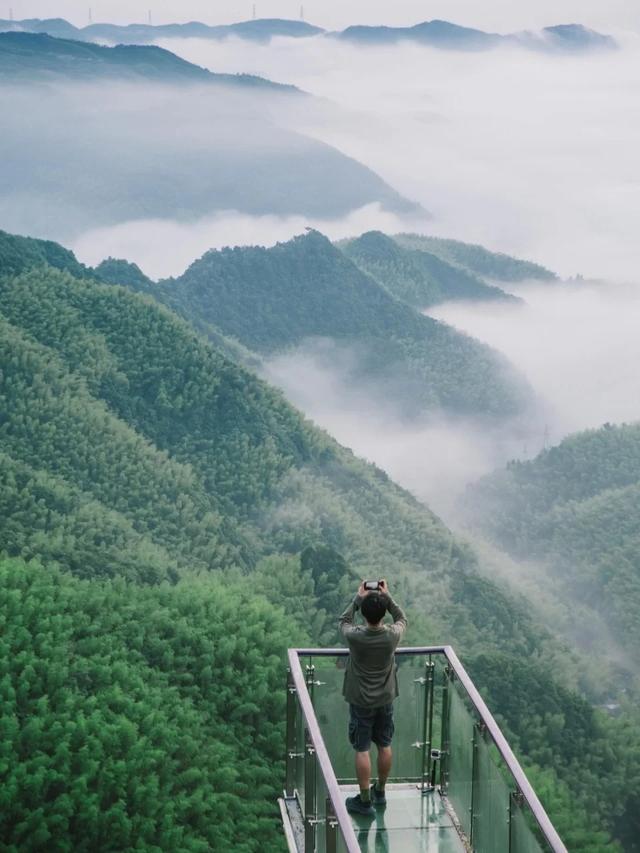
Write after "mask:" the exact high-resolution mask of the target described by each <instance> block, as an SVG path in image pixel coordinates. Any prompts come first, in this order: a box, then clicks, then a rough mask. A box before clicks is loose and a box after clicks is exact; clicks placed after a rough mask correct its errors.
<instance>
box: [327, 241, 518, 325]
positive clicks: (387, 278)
mask: <svg viewBox="0 0 640 853" xmlns="http://www.w3.org/2000/svg"><path fill="white" fill-rule="evenodd" d="M339 246H340V248H341V249H342V251H343V252H344V253H345V255H347V257H348V258H350V259H351V260H352V261H353V262H354V263H355V264H356V265H357V266H358V267H359V268H360V269H361V270H362V271H363V272H366V273H368V274H369V275H370V276H372V277H373V278H375V279H376V281H378V282H380V284H382V285H384V287H385V288H386V289H387V290H388V291H389V292H390V293H391V294H393V295H394V296H397V297H398V299H402V301H403V302H407V303H408V304H409V305H412V306H413V307H414V308H418V309H419V310H420V309H423V308H428V307H429V306H430V305H437V304H438V303H439V302H447V301H448V300H451V299H470V300H483V301H484V300H492V299H497V300H502V301H508V302H517V301H518V300H517V298H516V297H514V296H511V295H510V294H508V293H505V292H504V291H503V290H500V288H498V287H492V286H491V285H488V284H486V283H485V282H484V281H482V279H480V278H479V277H478V276H477V275H473V274H472V273H469V272H467V271H466V270H465V269H463V268H461V267H459V266H455V265H453V264H451V263H448V262H447V261H443V260H442V259H441V258H440V257H438V255H437V254H433V253H432V252H426V251H424V250H423V249H407V248H405V247H404V246H402V245H400V244H399V243H398V242H397V241H396V240H394V239H393V238H392V237H387V235H386V234H382V233H381V232H380V231H368V232H367V233H366V234H362V235H361V236H360V237H358V238H356V239H354V240H346V241H344V242H342V243H340V244H339Z"/></svg>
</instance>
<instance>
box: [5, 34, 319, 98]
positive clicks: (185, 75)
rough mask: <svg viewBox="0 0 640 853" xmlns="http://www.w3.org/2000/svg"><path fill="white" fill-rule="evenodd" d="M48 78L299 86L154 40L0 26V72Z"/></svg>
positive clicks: (290, 90) (291, 89)
mask: <svg viewBox="0 0 640 853" xmlns="http://www.w3.org/2000/svg"><path fill="white" fill-rule="evenodd" d="M1 75H5V76H7V77H11V79H18V80H20V79H24V78H37V77H42V78H44V79H49V78H51V77H55V76H57V75H59V76H64V77H67V76H73V77H74V79H80V80H86V79H93V78H96V77H98V78H100V77H109V78H114V79H123V80H135V79H143V80H145V81H151V82H162V83H166V82H172V83H203V84H218V85H226V86H242V87H251V88H262V89H268V90H271V91H273V92H280V93H283V94H287V95H294V94H295V95H302V94H303V93H302V92H301V90H300V89H298V88H296V87H295V86H290V85H286V84H282V83H274V82H272V81H271V80H267V79H266V78H264V77H257V76H255V75H251V74H219V73H216V72H212V71H208V70H207V69H206V68H201V67H200V66H199V65H194V64H193V63H191V62H187V61H186V60H184V59H181V58H180V57H179V56H176V55H175V54H174V53H171V51H168V50H165V49H164V48H161V47H157V46H156V45H116V46H115V47H105V46H103V45H99V44H95V43H94V42H85V41H77V40H71V39H67V38H60V37H56V36H51V35H49V34H48V33H25V32H0V76H1Z"/></svg>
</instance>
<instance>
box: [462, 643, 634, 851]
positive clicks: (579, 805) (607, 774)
mask: <svg viewBox="0 0 640 853" xmlns="http://www.w3.org/2000/svg"><path fill="white" fill-rule="evenodd" d="M467 666H468V668H469V671H470V672H471V674H472V677H473V678H474V682H475V684H476V686H477V687H478V689H480V691H481V692H482V694H483V696H484V698H485V699H486V700H487V702H488V704H489V706H490V707H492V708H494V709H496V710H497V713H496V715H495V716H496V718H497V721H498V723H499V724H500V727H501V728H502V730H503V732H504V733H505V734H506V736H507V738H508V739H509V741H510V743H511V746H512V747H513V748H515V749H516V751H519V752H521V753H523V754H524V755H525V756H526V763H527V764H529V763H533V765H535V766H534V768H533V769H532V770H527V773H528V775H529V776H530V777H531V781H532V782H533V784H534V787H535V788H536V792H537V793H538V795H539V797H540V798H541V800H542V802H543V804H544V806H545V807H546V808H547V809H548V811H549V813H550V816H551V818H552V820H553V822H554V824H555V825H556V828H557V829H558V831H559V832H560V833H561V836H562V838H563V841H564V842H565V844H566V845H567V847H568V849H569V850H572V851H573V850H582V851H585V853H587V851H588V853H601V851H615V850H619V849H621V848H619V846H618V845H617V844H615V843H613V842H612V841H611V839H610V838H609V837H608V833H607V832H603V831H602V827H603V826H608V827H610V828H615V829H616V835H617V836H618V837H621V838H626V839H631V838H632V837H633V831H634V827H637V826H638V818H637V813H636V812H635V811H634V797H635V794H634V793H633V792H635V791H637V785H638V781H639V778H640V745H639V743H638V738H637V735H636V734H632V732H633V731H634V730H636V731H637V725H638V721H637V717H636V718H635V719H633V718H630V719H628V720H627V719H621V720H616V721H613V720H611V719H609V718H607V717H604V716H603V715H601V714H600V713H599V712H597V711H596V710H594V708H593V707H592V706H591V705H590V704H589V703H588V702H586V701H585V700H584V699H583V698H582V697H580V696H578V695H577V694H576V693H574V692H572V691H570V690H568V689H566V688H565V687H563V686H562V684H561V683H559V682H558V681H556V680H555V679H554V678H553V677H552V675H550V673H549V671H548V667H547V666H546V664H545V663H544V662H542V661H538V660H535V659H533V660H526V659H516V658H514V657H512V656H509V655H502V654H497V655H491V656H488V655H478V656H476V657H471V658H468V659H467ZM539 768H544V771H541V770H540V769H539ZM603 780H606V789H607V791H606V794H605V795H604V796H603V785H602V782H603ZM538 785H539V788H538ZM639 841H640V838H639V836H637V835H636V836H635V838H634V840H633V841H632V842H631V841H629V842H628V843H625V846H624V850H625V851H629V853H631V851H637V850H638V849H640V847H639Z"/></svg>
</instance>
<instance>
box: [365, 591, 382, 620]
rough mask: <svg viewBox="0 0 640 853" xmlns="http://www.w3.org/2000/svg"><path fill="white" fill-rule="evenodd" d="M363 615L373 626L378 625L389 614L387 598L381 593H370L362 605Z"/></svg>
mask: <svg viewBox="0 0 640 853" xmlns="http://www.w3.org/2000/svg"><path fill="white" fill-rule="evenodd" d="M360 610H361V611H362V615H363V616H364V618H365V619H366V620H367V622H370V623H371V624H372V625H377V624H378V622H380V620H381V619H384V614H385V613H386V612H387V596H386V595H382V594H381V593H379V592H370V593H369V595H365V597H364V598H363V599H362V604H361V605H360Z"/></svg>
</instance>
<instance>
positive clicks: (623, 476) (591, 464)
mask: <svg viewBox="0 0 640 853" xmlns="http://www.w3.org/2000/svg"><path fill="white" fill-rule="evenodd" d="M639 507H640V426H639V425H637V424H629V425H622V426H611V425H608V424H607V425H605V426H604V427H602V428H601V429H598V430H589V431H587V432H583V433H578V434H576V435H573V436H570V437H569V438H567V439H565V440H564V441H563V442H562V443H561V444H559V445H558V446H557V447H553V448H551V449H550V450H548V451H545V452H543V453H542V454H541V455H540V456H538V457H537V458H536V459H535V460H533V461H531V462H514V463H512V464H510V465H509V466H508V467H507V468H506V469H505V470H504V471H501V472H498V473H496V474H492V475H490V476H488V477H486V478H484V479H483V480H481V481H480V482H479V483H478V484H477V485H476V486H474V487H473V488H472V489H471V490H470V491H469V494H468V495H467V498H466V501H465V508H466V512H467V517H468V518H469V520H470V522H471V523H472V524H474V525H476V526H477V527H479V528H480V529H481V530H482V531H483V532H485V533H487V534H488V535H489V536H490V537H491V538H492V539H493V540H494V541H495V542H496V543H498V544H499V545H500V546H501V547H503V548H505V549H506V550H507V551H508V552H509V553H510V554H513V555H515V556H518V557H524V558H528V559H534V560H536V559H537V560H541V561H543V562H544V563H545V565H547V566H549V567H550V569H551V571H552V573H553V575H554V576H555V577H557V578H558V579H559V581H560V582H561V583H562V585H563V587H564V589H565V595H566V598H567V600H575V599H578V600H580V601H583V602H584V603H586V604H588V605H589V606H590V607H591V608H593V609H594V610H595V611H596V612H598V613H600V614H601V615H602V616H603V617H604V619H605V621H606V623H607V624H608V625H609V627H610V629H611V632H612V633H613V634H614V636H616V637H617V639H618V640H619V641H621V643H622V644H623V645H624V646H625V647H626V648H627V649H628V651H629V653H630V655H631V657H634V658H635V654H634V650H636V651H637V650H638V649H640V628H639V627H638V610H639V609H640V514H639V513H638V508H639Z"/></svg>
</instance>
